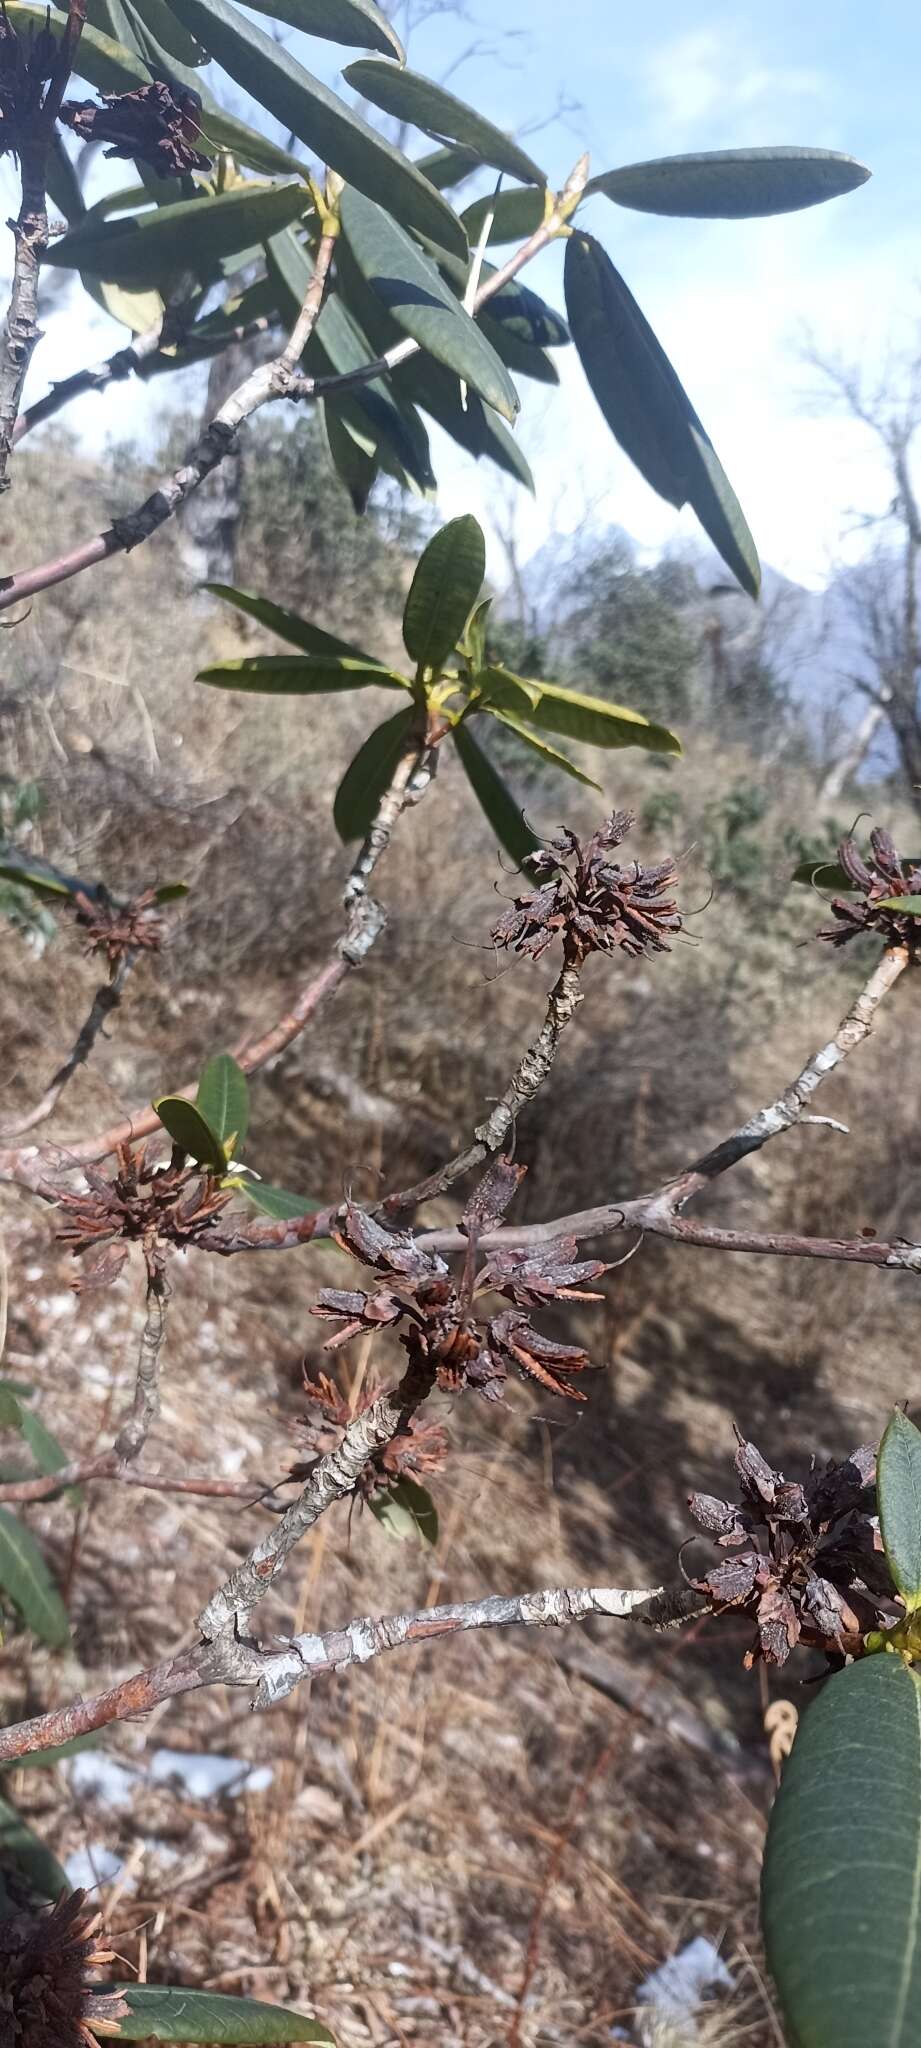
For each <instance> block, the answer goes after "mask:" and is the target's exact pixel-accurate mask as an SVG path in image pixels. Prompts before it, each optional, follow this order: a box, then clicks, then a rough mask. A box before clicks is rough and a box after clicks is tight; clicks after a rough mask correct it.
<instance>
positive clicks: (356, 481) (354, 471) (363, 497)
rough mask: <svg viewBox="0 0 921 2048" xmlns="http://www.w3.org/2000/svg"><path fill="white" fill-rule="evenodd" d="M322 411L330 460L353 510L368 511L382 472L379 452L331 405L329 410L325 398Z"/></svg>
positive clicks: (321, 406) (358, 511)
mask: <svg viewBox="0 0 921 2048" xmlns="http://www.w3.org/2000/svg"><path fill="white" fill-rule="evenodd" d="M320 413H321V417H322V420H323V432H324V434H325V435H326V445H327V448H328V449H329V456H330V461H331V463H332V465H333V468H334V470H335V472H336V475H337V477H338V478H339V482H340V483H341V484H343V485H344V487H345V489H346V490H347V491H348V494H349V497H350V499H351V502H352V510H353V512H357V513H359V514H361V513H362V512H364V511H366V510H367V505H368V499H369V498H370V496H371V492H372V490H373V488H374V484H375V482H376V481H377V478H378V476H379V475H380V467H379V464H378V462H377V459H376V453H372V452H371V451H369V449H368V448H367V447H362V445H361V443H360V442H359V441H357V440H356V438H355V435H354V433H353V432H352V431H351V430H350V428H349V427H347V426H346V423H345V421H344V420H343V419H342V418H341V416H340V415H339V414H338V413H337V412H335V411H333V410H332V408H329V409H327V407H326V406H324V405H323V403H322V401H321V404H320Z"/></svg>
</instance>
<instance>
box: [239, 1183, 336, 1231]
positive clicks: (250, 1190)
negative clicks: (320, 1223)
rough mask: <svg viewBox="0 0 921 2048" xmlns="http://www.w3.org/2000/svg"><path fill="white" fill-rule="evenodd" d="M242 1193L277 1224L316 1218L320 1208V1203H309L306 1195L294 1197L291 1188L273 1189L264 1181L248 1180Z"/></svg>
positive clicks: (254, 1206)
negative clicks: (296, 1219)
mask: <svg viewBox="0 0 921 2048" xmlns="http://www.w3.org/2000/svg"><path fill="white" fill-rule="evenodd" d="M240 1193H241V1195H245V1196H246V1199H247V1201H248V1202H251V1203H252V1205H253V1208H254V1209H258V1210H260V1212H261V1214H262V1215H263V1216H271V1217H273V1218H274V1220H275V1221H276V1222H277V1223H284V1222H287V1221H288V1219H289V1218H294V1217H297V1216H315V1215H316V1213H317V1210H318V1209H319V1207H320V1204H319V1202H308V1200H307V1198H306V1196H305V1195H294V1194H292V1193H291V1191H290V1189H289V1188H273V1187H271V1186H270V1185H269V1183H268V1182H267V1181H264V1180H250V1179H249V1178H247V1179H246V1180H245V1181H242V1182H241V1184H240Z"/></svg>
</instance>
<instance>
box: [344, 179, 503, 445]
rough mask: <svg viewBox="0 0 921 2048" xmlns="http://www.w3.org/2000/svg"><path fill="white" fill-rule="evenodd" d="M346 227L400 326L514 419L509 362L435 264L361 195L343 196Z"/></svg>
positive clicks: (362, 267)
mask: <svg viewBox="0 0 921 2048" xmlns="http://www.w3.org/2000/svg"><path fill="white" fill-rule="evenodd" d="M342 225H343V228H344V230H345V233H346V235H347V237H348V242H349V247H350V249H351V251H352V255H353V256H354V258H355V261H356V263H357V265H358V268H359V270H360V271H361V273H362V276H363V277H364V278H365V279H366V281H367V283H368V284H370V286H371V288H372V290H373V292H374V293H375V296H376V297H377V298H378V299H379V300H380V301H381V303H382V305H384V306H385V307H386V308H387V310H388V312H389V313H390V314H391V315H392V317H393V319H394V320H395V321H396V323H397V325H398V327H400V328H402V329H403V331H404V332H405V333H406V334H409V335H411V336H412V337H413V339H414V340H415V341H418V342H419V344H420V346H421V347H423V348H426V349H428V351H429V353H430V354H431V355H433V356H435V357H436V359H437V360H438V361H439V362H441V363H445V364H446V365H447V367H448V368H449V369H451V370H453V371H454V372H455V373H456V375H457V376H458V377H462V378H463V379H464V382H465V383H467V384H469V385H470V386H471V388H472V389H473V390H474V391H478V392H479V394H480V396H481V398H484V399H485V401H486V403H487V405H493V406H495V408H496V411H497V412H499V413H502V414H503V415H504V417H505V418H506V419H509V420H513V419H514V418H515V416H516V413H517V411H518V398H517V394H516V392H515V387H514V385H513V383H512V380H511V378H510V376H509V374H508V371H507V369H506V367H505V364H504V363H503V362H502V360H501V358H500V357H499V356H497V354H496V352H495V349H494V348H492V347H491V346H490V343H489V342H488V341H487V340H486V338H485V336H484V335H483V334H482V333H481V331H480V329H479V327H478V326H477V324H476V321H475V320H472V319H471V317H470V315H469V313H465V311H464V309H463V307H462V306H461V304H460V301H459V300H458V299H457V298H456V297H455V294H454V293H453V292H452V291H451V289H450V287H449V286H448V285H446V284H445V282H444V279H443V277H442V276H441V273H440V271H439V270H438V268H437V265H436V264H434V263H432V262H430V260H429V258H428V257H427V256H425V255H424V254H423V252H422V250H421V249H420V248H419V247H418V245H417V243H415V242H414V241H412V240H411V238H410V236H409V235H408V234H406V232H405V231H404V229H403V228H402V227H399V226H398V224H397V222H396V221H395V220H393V219H392V218H391V216H390V215H389V214H388V213H385V212H384V211H383V210H382V208H381V207H380V206H375V205H374V203H373V201H372V200H370V199H367V198H366V197H365V195H364V194H363V193H361V192H354V191H347V192H345V193H344V194H343V199H342Z"/></svg>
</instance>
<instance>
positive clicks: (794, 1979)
mask: <svg viewBox="0 0 921 2048" xmlns="http://www.w3.org/2000/svg"><path fill="white" fill-rule="evenodd" d="M919 1841H921V1682H919V1679H918V1676H917V1674H916V1672H915V1671H914V1670H913V1669H909V1667H908V1666H907V1665H906V1664H904V1663H903V1661H902V1659H901V1657H897V1656H889V1655H886V1654H882V1655H879V1656H874V1657H865V1658H863V1659H861V1661H860V1662H859V1663H857V1664H852V1665H850V1666H849V1668H848V1669H846V1670H844V1671H839V1672H837V1673H836V1674H835V1676H834V1677H833V1678H830V1679H829V1680H828V1681H827V1683H826V1684H825V1686H824V1687H823V1689H822V1691H821V1692H820V1693H819V1696H818V1698H817V1699H815V1700H814V1701H813V1703H812V1704H811V1705H808V1706H806V1707H805V1711H804V1713H803V1718H802V1721H801V1724H800V1727H799V1731H798V1733H797V1736H796V1741H795V1742H794V1744H793V1750H792V1753H791V1755H790V1757H789V1758H788V1760H787V1762H786V1764H785V1765H784V1772H783V1778H782V1780H781V1785H780V1791H779V1793H778V1795H777V1798H776V1800H775V1802H774V1810H773V1812H772V1814H771V1820H770V1826H769V1828H768V1837H767V1847H766V1851H765V1858H764V1869H763V1875H762V1924H763V1929H764V1937H765V1944H766V1948H767V1954H768V1961H769V1963H770V1966H771V1970H772V1972H773V1976H774V1980H775V1983H776V1985H777V1989H778V1991H779V1993H780V2000H781V2005H782V2008H783V2014H784V2020H785V2039H786V2040H787V2041H788V2042H789V2044H790V2048H882V2044H883V2043H885V2048H915V2044H916V2042H917V2040H918V2012H919V2009H921V1885H919V1880H918V1869H919Z"/></svg>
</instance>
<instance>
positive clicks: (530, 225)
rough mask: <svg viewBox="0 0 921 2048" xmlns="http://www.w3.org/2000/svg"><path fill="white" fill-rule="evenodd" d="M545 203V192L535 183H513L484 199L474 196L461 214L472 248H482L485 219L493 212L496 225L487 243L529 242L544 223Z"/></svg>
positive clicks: (490, 245)
mask: <svg viewBox="0 0 921 2048" xmlns="http://www.w3.org/2000/svg"><path fill="white" fill-rule="evenodd" d="M544 203H545V195H544V193H543V192H541V191H539V190H535V188H534V186H533V185H524V186H517V187H512V188H510V189H509V190H508V191H507V192H494V193H487V194H486V196H485V198H483V199H474V201H473V203H472V205H471V206H465V208H464V211H463V213H462V214H461V220H462V221H463V223H464V226H465V228H466V230H467V240H468V242H469V243H470V247H471V249H476V248H478V246H479V241H480V236H481V234H482V232H483V223H484V221H485V220H486V218H487V215H490V214H491V215H492V227H491V228H490V230H489V242H488V244H487V247H489V248H492V247H493V246H499V245H500V244H501V243H503V242H526V241H527V240H528V238H529V236H530V235H533V234H534V232H535V229H537V228H539V227H540V226H541V225H542V223H543V218H544Z"/></svg>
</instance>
